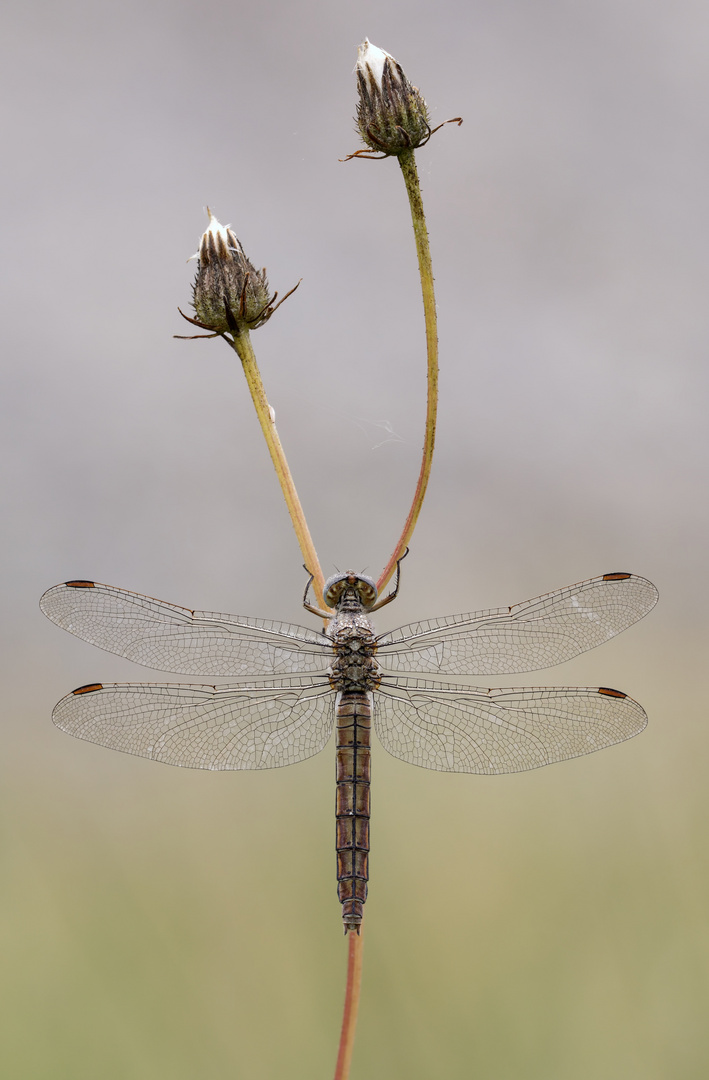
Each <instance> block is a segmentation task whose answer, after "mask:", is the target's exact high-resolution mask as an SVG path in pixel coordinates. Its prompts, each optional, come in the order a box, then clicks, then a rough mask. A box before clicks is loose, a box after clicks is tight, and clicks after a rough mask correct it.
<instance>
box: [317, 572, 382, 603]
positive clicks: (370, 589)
mask: <svg viewBox="0 0 709 1080" xmlns="http://www.w3.org/2000/svg"><path fill="white" fill-rule="evenodd" d="M348 589H354V590H355V592H356V593H357V595H358V596H359V598H360V600H361V601H362V606H363V607H365V608H370V607H372V605H373V604H375V603H376V600H377V586H376V585H375V583H374V581H373V579H372V578H370V577H367V576H366V575H365V574H355V572H354V570H348V571H347V573H346V574H333V576H332V577H329V578H328V579H327V581H326V582H325V587H324V589H323V600H324V601H325V603H326V604H327V606H328V607H332V608H334V607H337V604H338V603H339V601H340V600H341V599H342V596H343V595H344V593H345V592H346V591H347V590H348Z"/></svg>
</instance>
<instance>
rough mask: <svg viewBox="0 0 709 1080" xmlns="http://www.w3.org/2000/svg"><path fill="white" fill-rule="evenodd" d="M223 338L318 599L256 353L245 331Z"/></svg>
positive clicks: (311, 557) (319, 584)
mask: <svg viewBox="0 0 709 1080" xmlns="http://www.w3.org/2000/svg"><path fill="white" fill-rule="evenodd" d="M225 339H226V340H227V341H228V342H229V344H230V345H232V346H233V348H234V349H235V351H236V352H237V353H238V355H239V359H240V360H241V364H242V367H243V369H244V375H245V376H246V382H247V384H248V387H249V391H250V393H251V400H252V401H253V403H254V408H255V409H256V415H257V417H258V421H259V424H260V425H261V431H262V432H263V436H264V438H265V440H266V445H267V446H268V452H269V454H270V455H271V461H272V462H273V467H274V469H275V470H276V476H277V477H278V483H279V484H280V485H281V491H282V492H283V497H284V498H285V500H286V506H287V507H288V513H289V514H290V519H291V521H292V523H293V528H294V530H295V535H296V537H297V538H298V543H299V544H300V550H301V552H302V553H303V560H304V562H305V565H306V566H307V568H308V571H309V572H310V573H311V574H312V575H313V588H314V589H315V590H316V595H317V596H318V598H320V597H322V590H323V584H324V581H325V579H324V577H323V572H322V570H321V568H320V561H319V559H318V555H317V552H316V550H315V545H314V543H313V538H312V537H311V535H310V530H309V529H308V523H307V521H306V520H305V514H304V513H303V507H302V506H301V504H300V499H299V498H298V492H297V491H296V488H295V483H294V482H293V477H292V475H291V471H290V469H289V468H288V462H287V460H286V455H285V453H284V451H283V447H282V445H281V440H280V439H279V437H278V431H277V430H276V423H275V420H274V419H273V414H272V411H271V407H270V405H269V404H268V398H267V397H266V391H265V390H264V386H263V382H262V380H261V373H260V371H259V369H258V364H257V363H256V356H255V354H254V350H253V346H252V344H251V336H250V334H249V331H248V330H242V331H240V332H239V333H238V334H236V333H235V334H234V335H233V341H232V340H231V339H230V338H228V337H226V335H225Z"/></svg>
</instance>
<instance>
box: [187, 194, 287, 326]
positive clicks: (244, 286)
mask: <svg viewBox="0 0 709 1080" xmlns="http://www.w3.org/2000/svg"><path fill="white" fill-rule="evenodd" d="M207 213H208V214H209V226H208V227H207V230H206V232H205V233H204V235H203V236H202V239H201V241H200V245H199V251H198V252H197V254H196V255H193V256H192V257H193V258H196V259H199V268H198V270H197V276H196V278H195V281H194V285H193V304H194V309H195V312H196V313H197V319H198V324H199V325H201V326H202V327H203V328H204V329H205V330H213V331H214V332H215V333H217V334H223V333H226V332H232V333H233V332H234V331H235V328H236V331H237V332H238V331H239V330H244V329H253V328H255V327H257V326H261V325H262V324H263V323H265V322H266V321H267V320H268V319H269V318H270V317H271V315H272V314H273V311H274V310H275V309H274V308H273V307H272V306H271V305H272V302H273V300H274V299H275V296H274V297H270V296H269V291H268V281H267V279H266V270H265V269H263V270H256V268H255V267H254V266H253V264H252V263H251V262H249V260H248V259H247V257H246V255H245V254H244V250H243V248H242V246H241V244H240V243H239V241H238V240H237V238H236V236H235V234H234V233H233V232H232V230H231V229H230V228H229V226H228V225H227V226H226V228H225V227H224V226H223V225H220V224H219V222H218V221H217V219H216V218H215V217H214V215H213V214H212V212H211V210H210V209H209V207H207Z"/></svg>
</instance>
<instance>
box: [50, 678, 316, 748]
mask: <svg viewBox="0 0 709 1080" xmlns="http://www.w3.org/2000/svg"><path fill="white" fill-rule="evenodd" d="M333 700H334V695H333V693H332V690H331V689H330V686H329V684H328V683H327V682H323V681H322V680H320V679H307V678H306V679H296V680H293V679H288V680H286V679H283V680H279V681H277V682H274V683H272V684H271V685H269V686H257V685H255V684H251V685H247V684H246V683H244V684H243V685H238V684H237V685H234V684H232V685H225V686H189V685H184V686H180V685H176V684H170V683H165V684H157V683H155V684H150V683H142V684H140V683H109V684H106V685H105V686H104V685H101V684H100V683H96V684H93V685H90V686H82V687H79V689H78V690H74V691H73V692H72V693H71V694H67V696H66V697H65V698H62V700H61V701H60V702H59V703H58V704H57V705H56V706H55V708H54V712H53V713H52V720H53V721H54V723H55V724H56V725H57V727H60V728H61V729H62V730H63V731H66V732H68V733H69V735H74V736H76V738H77V739H86V740H87V741H88V742H94V743H100V744H101V746H107V747H109V748H110V749H112V750H122V751H124V753H127V754H137V755H138V756H139V757H146V758H152V760H154V761H164V762H166V763H167V764H168V765H183V766H187V767H189V768H192V769H275V768H279V767H280V766H283V765H292V764H294V762H296V761H304V760H305V759H306V758H309V757H312V756H313V755H314V754H317V753H319V752H320V751H321V750H322V748H323V747H324V746H325V743H326V742H327V740H328V739H329V737H330V733H331V732H332V726H333V718H334V710H333Z"/></svg>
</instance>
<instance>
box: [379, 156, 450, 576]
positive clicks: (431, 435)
mask: <svg viewBox="0 0 709 1080" xmlns="http://www.w3.org/2000/svg"><path fill="white" fill-rule="evenodd" d="M399 165H400V166H401V172H402V174H403V177H404V183H405V184H406V193H407V195H408V196H409V205H410V207H411V220H412V223H413V226H414V237H415V240H416V254H417V255H418V262H419V274H420V277H421V292H422V295H423V312H424V319H425V322H426V357H427V366H428V375H427V383H428V394H427V399H426V429H425V435H424V444H423V455H422V459H421V469H420V472H419V477H418V481H417V483H416V489H415V491H414V497H413V501H412V503H411V509H410V510H409V515H408V517H407V519H406V522H405V524H404V529H403V532H402V534H401V536H400V537H399V540H398V542H397V545H396V547H395V548H394V550H393V552H392V554H391V558H390V559H389V562H388V563H387V565H386V567H385V568H384V570H383V572H382V575H381V577H380V578H379V581H378V582H377V588H378V590H379V592H381V591H382V589H383V588H384V587H385V586H386V585H387V584H388V582H389V580H390V578H391V576H392V574H393V573H394V570H395V568H396V563H397V559H400V558H401V556H402V555H403V554H404V552H405V551H406V548H407V547H408V544H409V540H410V539H411V535H412V533H413V531H414V528H415V526H416V522H417V520H418V516H419V513H420V512H421V506H422V504H423V498H424V495H425V494H426V487H427V486H428V478H429V476H430V474H431V464H432V462H433V448H434V444H435V441H436V412H437V409H438V329H437V320H436V298H435V295H434V291H433V266H432V264H431V249H430V247H429V243H428V231H427V229H426V216H425V214H424V211H423V201H422V199H421V185H420V183H419V178H418V172H417V170H416V162H415V160H414V152H413V150H405V151H404V152H403V153H401V154H399Z"/></svg>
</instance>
